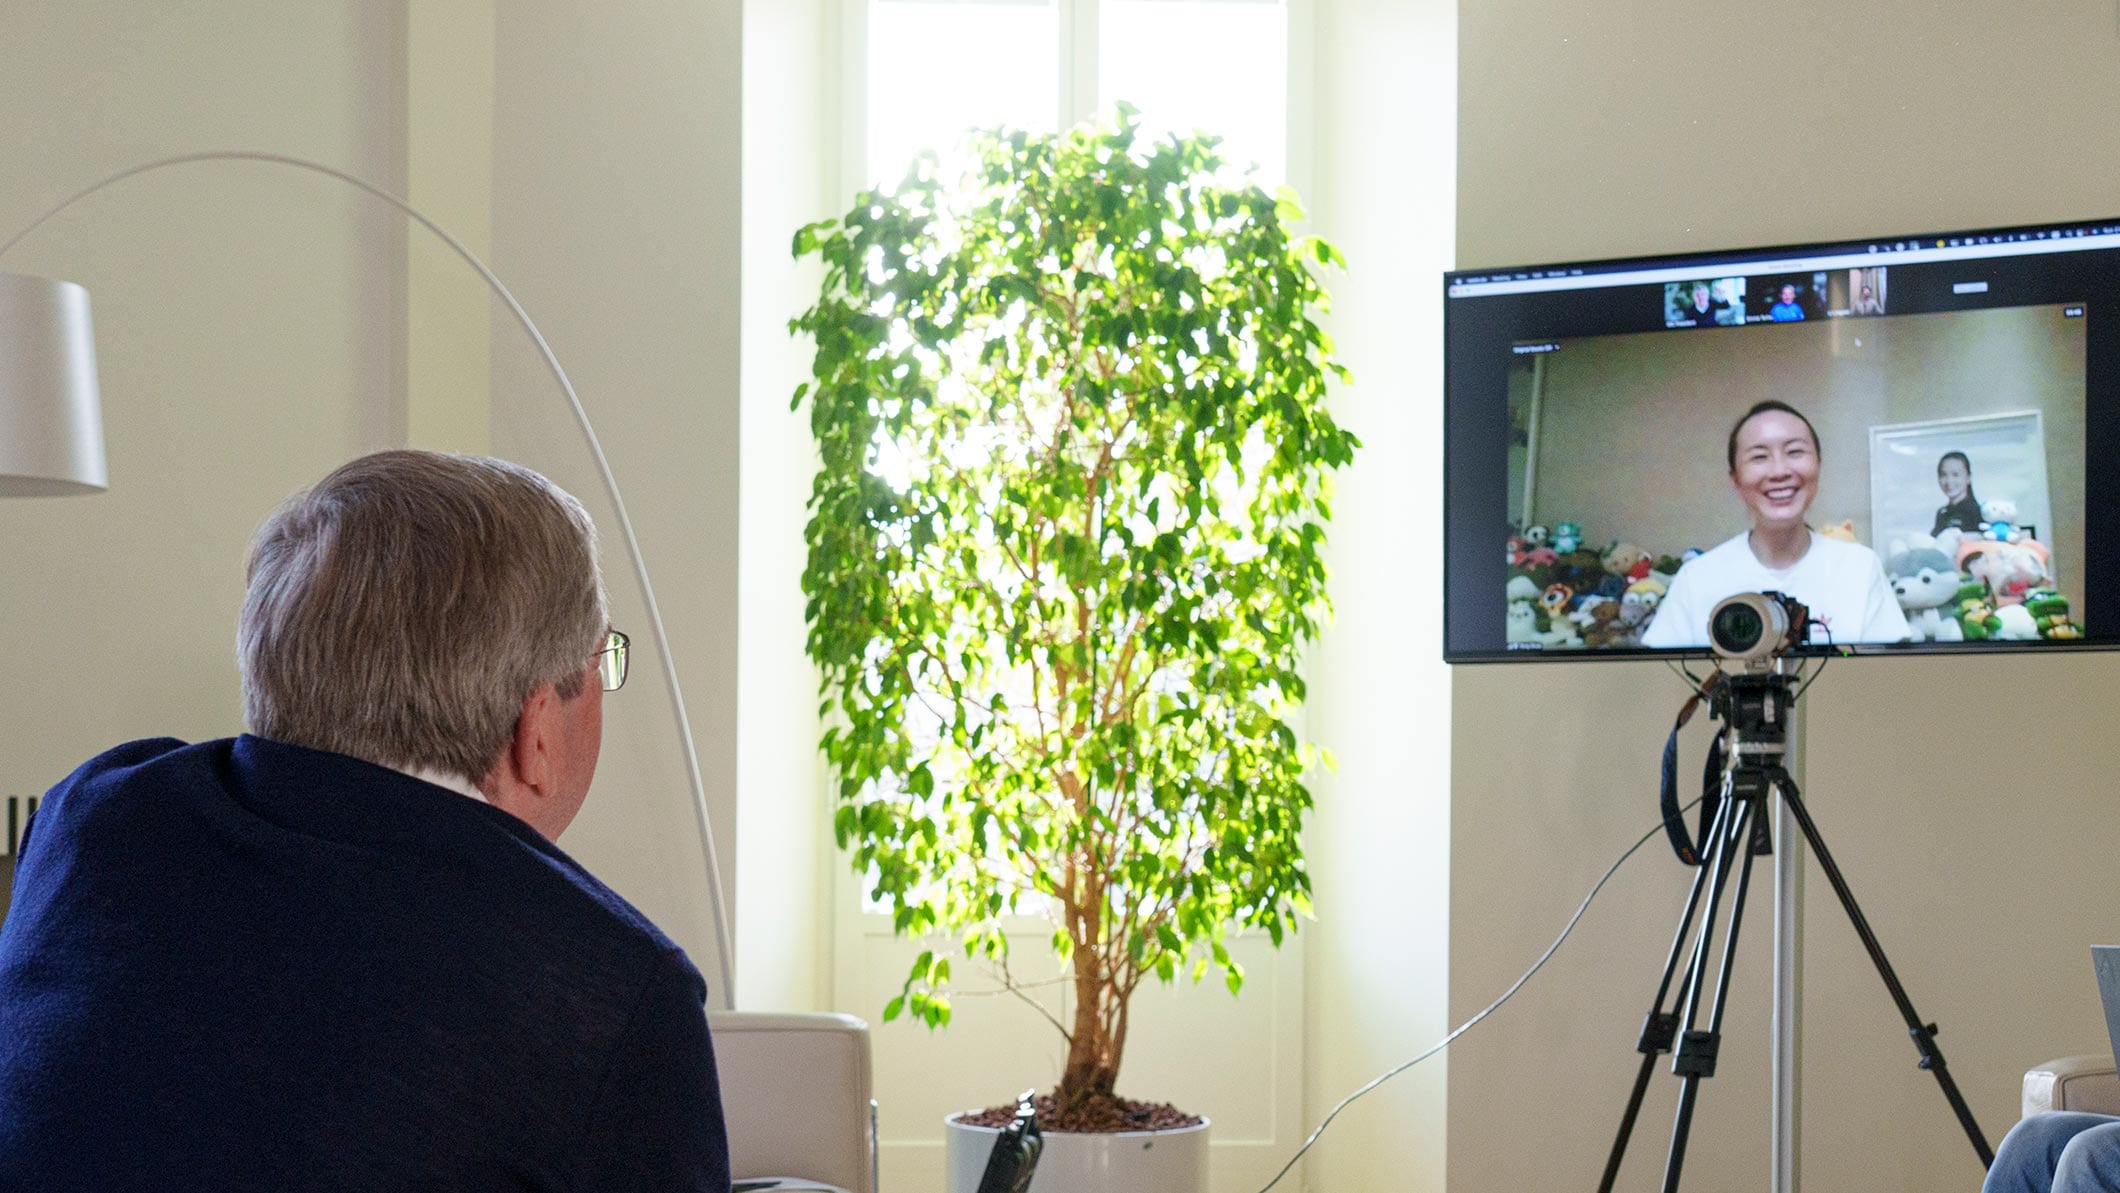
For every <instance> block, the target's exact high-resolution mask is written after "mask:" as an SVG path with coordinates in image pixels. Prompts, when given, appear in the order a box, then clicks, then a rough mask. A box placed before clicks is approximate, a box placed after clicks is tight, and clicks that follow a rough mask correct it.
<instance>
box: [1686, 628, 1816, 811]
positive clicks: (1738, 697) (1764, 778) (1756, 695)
mask: <svg viewBox="0 0 2120 1193" xmlns="http://www.w3.org/2000/svg"><path fill="white" fill-rule="evenodd" d="M1795 707H1796V689H1795V682H1794V675H1793V670H1792V668H1791V667H1790V666H1789V663H1788V660H1786V659H1776V660H1775V661H1774V664H1773V669H1772V670H1770V671H1767V672H1765V673H1758V674H1755V673H1747V674H1739V675H1728V674H1725V675H1723V676H1722V677H1721V682H1720V683H1717V684H1715V685H1714V688H1713V690H1712V694H1711V696H1710V698H1709V706H1708V715H1709V716H1710V717H1712V718H1714V719H1715V720H1718V721H1721V722H1722V723H1723V732H1722V736H1721V738H1720V739H1719V740H1718V741H1717V743H1716V753H1718V754H1720V756H1721V761H1722V768H1721V769H1722V794H1723V796H1725V797H1727V798H1735V799H1750V798H1755V797H1760V796H1765V795H1766V794H1768V793H1769V792H1770V791H1771V790H1772V788H1773V786H1774V784H1775V783H1776V782H1777V781H1786V780H1787V779H1788V772H1787V771H1786V770H1784V769H1783V767H1782V762H1783V759H1784V758H1785V756H1786V755H1787V753H1788V748H1789V715H1790V713H1791V712H1792V711H1794V709H1795ZM1760 826H1761V827H1762V828H1764V827H1765V822H1764V821H1761V822H1760Z"/></svg>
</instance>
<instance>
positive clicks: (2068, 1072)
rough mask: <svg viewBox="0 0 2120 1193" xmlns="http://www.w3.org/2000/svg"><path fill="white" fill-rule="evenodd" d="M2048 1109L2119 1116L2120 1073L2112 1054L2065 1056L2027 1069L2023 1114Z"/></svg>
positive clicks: (2026, 1115) (2028, 1115)
mask: <svg viewBox="0 0 2120 1193" xmlns="http://www.w3.org/2000/svg"><path fill="white" fill-rule="evenodd" d="M2047 1110H2086V1111H2089V1112H2090V1113H2092V1114H2111V1115H2120V1073H2115V1072H2114V1069H2113V1054H2112V1053H2110V1052H2099V1053H2093V1054H2090V1055H2086V1056H2064V1057H2062V1058H2061V1059H2060V1060H2050V1061H2048V1062H2046V1063H2045V1064H2043V1065H2037V1066H2034V1067H2033V1068H2031V1069H2029V1070H2027V1071H2026V1072H2025V1074H2024V1115H2025V1117H2027V1118H2029V1117H2031V1116H2032V1115H2034V1114H2038V1113H2040V1112H2042V1111H2047Z"/></svg>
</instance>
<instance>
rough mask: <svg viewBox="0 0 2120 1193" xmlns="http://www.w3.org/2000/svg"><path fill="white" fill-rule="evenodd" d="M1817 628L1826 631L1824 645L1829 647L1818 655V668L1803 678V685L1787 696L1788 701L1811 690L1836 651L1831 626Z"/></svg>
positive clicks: (1796, 699)
mask: <svg viewBox="0 0 2120 1193" xmlns="http://www.w3.org/2000/svg"><path fill="white" fill-rule="evenodd" d="M1819 628H1820V629H1823V630H1824V631H1825V632H1826V646H1827V647H1828V648H1829V649H1828V650H1827V651H1826V653H1825V654H1823V655H1821V656H1819V659H1818V670H1817V671H1815V672H1813V673H1812V675H1811V678H1810V679H1808V680H1805V681H1804V685H1803V686H1802V687H1800V688H1798V689H1796V694H1795V695H1794V696H1791V697H1790V698H1789V702H1790V703H1791V704H1794V703H1795V702H1796V701H1798V700H1801V699H1803V694H1804V693H1805V692H1808V691H1810V690H1811V685H1812V684H1814V683H1817V682H1818V677H1819V676H1821V675H1824V674H1825V673H1826V664H1827V663H1830V662H1832V661H1833V656H1834V654H1835V653H1837V648H1835V646H1834V642H1833V627H1831V626H1821V627H1819Z"/></svg>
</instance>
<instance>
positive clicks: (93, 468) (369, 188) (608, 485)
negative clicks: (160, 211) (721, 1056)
mask: <svg viewBox="0 0 2120 1193" xmlns="http://www.w3.org/2000/svg"><path fill="white" fill-rule="evenodd" d="M228 161H248V162H268V163H272V164H275V165H281V166H290V167H293V168H295V169H299V170H306V171H309V172H310V173H314V174H322V175H325V176H327V177H330V178H336V179H338V180H339V181H341V182H344V183H346V184H347V185H349V186H353V187H355V188H358V189H359V190H362V191H365V192H366V193H368V194H370V195H373V196H374V197H376V198H377V199H380V200H382V201H383V202H385V203H388V204H389V205H390V206H392V207H394V208H396V209H397V210H398V211H400V212H403V213H404V214H405V215H406V216H407V217H408V218H410V219H411V220H412V221H413V222H415V223H417V224H419V225H420V226H421V227H423V228H425V229H427V230H428V231H429V232H432V233H434V234H435V235H436V236H437V237H440V238H441V240H442V242H443V243H444V244H447V245H448V246H449V248H450V249H451V250H452V251H454V252H455V253H456V255H457V256H458V257H461V258H462V259H463V260H464V262H465V263H466V264H468V265H470V266H471V268H473V269H475V270H477V271H478V275H479V277H481V278H483V279H485V282H486V285H487V286H488V287H489V288H490V289H491V290H492V291H493V293H494V295H495V296H496V297H498V298H499V299H500V300H501V302H503V303H504V304H506V305H507V307H508V310H509V312H510V313H512V314H513V315H514V316H515V318H516V321H517V322H518V323H520V324H522V327H523V330H524V331H525V332H527V333H529V336H530V340H531V342H532V343H533V344H535V345H536V347H537V351H538V355H539V356H540V357H541V358H543V360H544V362H545V367H546V368H547V369H549V370H550V371H551V373H552V379H553V380H554V381H556V382H558V383H559V388H560V392H561V393H562V394H563V395H564V396H565V397H566V399H567V405H568V407H569V408H570V409H571V410H572V411H573V413H574V421H575V423H576V425H577V426H579V427H580V428H581V433H582V440H583V442H584V443H586V444H587V445H588V448H589V455H590V457H591V458H592V459H594V460H595V462H596V470H597V474H598V475H599V476H601V477H602V478H603V483H604V492H605V493H606V494H607V495H608V496H609V497H610V498H611V507H612V509H614V510H615V511H616V512H617V515H618V526H619V530H620V531H621V532H622V537H623V538H624V540H625V544H626V555H627V558H629V559H630V560H631V561H632V563H633V574H634V577H635V578H636V579H637V580H639V582H640V591H641V596H642V597H643V598H644V599H645V601H646V604H647V607H648V628H649V631H650V635H651V637H652V638H653V639H654V642H655V650H656V653H657V654H658V655H659V656H660V657H661V659H662V664H663V667H662V671H663V679H664V683H665V686H666V687H667V688H668V690H669V696H670V706H671V710H672V712H673V713H674V714H675V716H676V722H677V739H678V742H679V744H680V745H681V746H682V748H683V751H684V762H685V777H686V779H687V780H688V781H689V782H690V783H691V787H692V807H693V812H694V814H695V816H696V818H697V821H698V828H699V847H700V854H701V860H702V861H703V862H704V863H705V865H706V869H707V896H708V899H709V900H710V901H711V903H712V908H711V910H712V915H713V927H714V954H715V955H714V964H715V966H716V973H715V975H714V980H713V981H712V982H711V983H710V990H711V993H710V994H709V999H710V1001H711V1003H712V1005H713V1007H714V1009H717V1010H727V1009H729V1008H730V1006H731V1005H732V1003H731V999H732V984H733V982H734V979H735V966H734V963H733V961H732V959H731V955H730V944H729V923H728V915H727V913H726V911H725V909H724V907H723V903H722V891H721V867H720V864H719V862H718V861H717V858H716V854H715V849H714V828H713V825H712V824H711V823H709V821H708V819H707V795H706V787H705V784H704V783H703V782H702V780H701V778H700V772H699V755H698V752H697V751H696V750H695V749H694V748H693V744H692V727H691V722H690V721H689V720H687V719H686V716H685V697H684V692H683V690H682V689H681V688H680V686H679V684H678V682H677V668H676V666H675V660H674V659H673V658H672V656H671V654H670V642H669V638H668V636H667V635H666V634H665V633H664V631H663V622H662V612H661V610H660V609H659V608H658V607H657V605H656V602H655V587H654V585H652V584H650V583H649V581H648V565H647V562H646V561H645V560H643V559H642V558H641V554H640V543H639V541H638V540H637V539H636V538H635V537H634V534H633V522H632V520H631V519H630V518H628V517H627V516H626V503H625V500H624V499H623V498H622V497H620V496H619V492H618V480H617V478H615V477H614V476H612V475H611V465H610V462H609V461H607V460H606V459H605V458H604V449H603V445H602V443H601V442H599V441H598V439H597V437H596V429H595V427H593V426H591V425H590V422H589V414H588V412H587V411H586V410H584V409H583V408H582V403H581V398H580V397H579V396H578V395H576V393H575V392H574V383H573V382H572V381H569V380H568V379H567V371H566V370H565V369H563V368H561V367H560V363H559V358H558V357H556V356H554V355H553V353H552V348H551V345H549V344H547V343H546V342H545V337H544V335H543V333H541V332H539V331H538V329H537V324H536V323H535V322H533V321H532V320H531V318H530V315H529V313H528V312H526V311H524V310H523V306H522V304H521V303H519V302H517V301H516V299H515V295H514V294H512V293H510V292H509V290H508V287H507V286H505V285H503V284H502V282H501V280H500V278H498V277H496V276H495V275H494V272H493V271H492V270H491V269H489V268H487V266H486V263H485V262H483V261H481V260H479V258H478V256H477V254H475V253H473V252H472V251H471V250H470V249H468V248H465V247H464V245H463V242H461V241H459V240H458V239H457V238H456V237H454V236H451V235H450V234H449V233H448V232H447V231H446V230H444V229H443V228H442V227H441V226H440V225H438V224H436V223H435V222H434V221H433V220H431V219H428V218H427V217H426V216H425V215H423V214H421V213H420V212H419V211H418V210H416V209H415V208H414V207H413V206H412V205H411V204H409V203H407V202H406V201H405V200H403V199H401V198H399V197H398V196H396V195H393V194H391V193H390V192H389V191H386V190H383V189H382V188H381V187H378V186H375V185H373V184H371V183H368V182H366V181H364V180H362V179H360V178H358V177H355V176H354V175H352V174H348V173H346V172H345V171H343V170H338V169H334V168H332V167H331V166H327V165H323V164H321V163H318V162H313V161H309V160H306V159H304V158H298V157H289V156H287V155H285V154H279V153H264V152H257V151H252V150H213V151H209V152H202V153H186V154H179V155H177V156H174V157H165V158H160V159H157V160H155V161H151V162H143V163H141V164H140V165H136V166H132V167H129V168H127V169H124V170H120V171H118V172H117V173H115V174H112V175H110V176H109V177H107V178H102V179H99V180H98V181H96V182H94V183H92V184H90V185H88V186H85V187H83V188H81V189H80V190H78V191H76V192H74V193H73V194H71V195H69V196H67V197H66V198H65V199H64V200H62V201H61V202H59V203H57V204H54V205H53V206H52V207H51V208H50V209H49V210H47V211H45V212H44V213H43V214H42V215H39V216H38V217H37V218H36V219H34V220H32V221H30V223H29V225H28V226H27V227H25V228H23V229H22V230H21V231H20V232H17V233H15V234H14V235H13V236H12V237H9V238H8V240H7V241H6V242H5V243H0V258H4V257H5V256H6V255H7V253H8V250H10V249H12V248H14V247H15V245H16V243H17V242H19V241H20V240H21V239H22V238H23V237H25V236H28V235H29V234H30V233H31V232H34V231H36V230H37V228H38V226H40V225H41V224H43V223H44V222H45V221H46V220H48V219H50V218H52V217H53V216H55V215H57V214H59V213H60V212H62V211H64V210H66V209H67V208H68V207H71V206H73V205H74V204H75V203H78V202H80V201H81V200H82V199H85V198H87V197H88V196H90V195H92V194H95V193H96V192H97V191H100V190H102V189H103V188H105V187H107V186H111V185H114V184H116V183H118V182H122V181H124V180H125V179H128V178H131V177H134V176H135V175H139V174H145V173H147V172H149V171H151V170H160V169H164V168H166V167H169V166H178V165H184V164H187V163H191V162H228ZM109 487H110V480H109V470H108V465H107V462H106V460H105V456H104V450H103V416H102V403H101V398H100V394H99V391H98V386H97V381H96V353H95V337H94V332H93V329H92V327H91V324H90V320H89V309H88V291H87V290H85V289H83V288H82V287H81V286H78V285H76V284H74V283H72V282H61V281H52V280H49V279H46V278H37V277H28V276H25V275H21V274H4V273H0V497H46V496H60V495H66V494H75V493H96V492H102V491H104V490H106V489H108V488H109Z"/></svg>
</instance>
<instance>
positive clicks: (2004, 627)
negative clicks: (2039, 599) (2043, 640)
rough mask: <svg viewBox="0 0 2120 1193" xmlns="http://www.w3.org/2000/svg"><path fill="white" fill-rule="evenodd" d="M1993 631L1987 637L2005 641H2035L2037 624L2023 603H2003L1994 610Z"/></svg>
mask: <svg viewBox="0 0 2120 1193" xmlns="http://www.w3.org/2000/svg"><path fill="white" fill-rule="evenodd" d="M1994 621H1995V632H1994V633H1993V634H1990V635H1989V637H1992V638H1999V639H2001V640H2002V641H2005V642H2037V641H2038V640H2039V624H2038V622H2036V621H2034V620H2033V619H2032V614H2031V611H2030V610H2028V609H2026V608H2025V607H2024V606H2023V605H2004V606H2002V607H2001V608H1998V609H1996V610H1995V617H1994Z"/></svg>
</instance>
